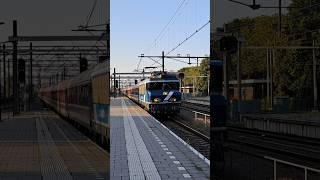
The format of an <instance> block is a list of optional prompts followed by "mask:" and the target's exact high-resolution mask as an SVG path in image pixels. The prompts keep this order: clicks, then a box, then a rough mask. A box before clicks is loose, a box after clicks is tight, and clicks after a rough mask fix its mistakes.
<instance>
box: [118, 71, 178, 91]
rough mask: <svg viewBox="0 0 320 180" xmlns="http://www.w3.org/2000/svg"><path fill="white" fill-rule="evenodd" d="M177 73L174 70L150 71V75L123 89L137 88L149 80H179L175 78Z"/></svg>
mask: <svg viewBox="0 0 320 180" xmlns="http://www.w3.org/2000/svg"><path fill="white" fill-rule="evenodd" d="M177 75H178V74H177V73H175V72H164V73H163V72H161V71H160V72H159V71H158V72H152V73H151V76H150V77H149V78H146V79H144V80H143V81H140V82H139V83H138V84H135V85H133V86H130V87H126V88H124V90H127V89H131V88H137V87H138V86H139V85H141V84H145V83H149V82H160V81H163V82H180V80H179V79H178V78H177Z"/></svg>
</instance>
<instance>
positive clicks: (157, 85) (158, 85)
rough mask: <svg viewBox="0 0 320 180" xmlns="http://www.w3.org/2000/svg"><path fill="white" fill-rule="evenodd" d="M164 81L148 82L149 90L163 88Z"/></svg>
mask: <svg viewBox="0 0 320 180" xmlns="http://www.w3.org/2000/svg"><path fill="white" fill-rule="evenodd" d="M162 86H163V83H162V82H151V83H147V90H162Z"/></svg>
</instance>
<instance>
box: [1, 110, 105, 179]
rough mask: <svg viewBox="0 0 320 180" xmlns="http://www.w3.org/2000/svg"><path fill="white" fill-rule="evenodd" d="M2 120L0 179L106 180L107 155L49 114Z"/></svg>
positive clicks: (66, 123)
mask: <svg viewBox="0 0 320 180" xmlns="http://www.w3.org/2000/svg"><path fill="white" fill-rule="evenodd" d="M2 117H3V121H2V122H0V180H7V179H10V180H20V179H21V180H22V179H23V180H24V179H30V180H37V179H39V180H47V179H50V180H53V179H67V180H69V179H70V180H73V179H74V180H81V179H83V180H85V179H87V180H90V179H109V154H108V153H107V152H106V151H105V150H103V149H101V148H100V147H99V146H97V145H96V144H95V143H93V142H92V141H91V140H89V139H88V138H87V137H86V136H84V135H83V134H81V133H80V132H79V131H78V130H77V129H75V128H74V127H73V126H72V125H70V124H69V123H68V122H66V121H65V120H63V119H61V118H60V117H59V116H57V115H55V114H54V113H53V112H50V111H41V112H40V111H39V112H31V113H22V114H20V115H18V116H15V117H12V115H9V114H3V116H2Z"/></svg>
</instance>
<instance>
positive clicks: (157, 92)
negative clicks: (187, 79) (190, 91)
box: [146, 79, 181, 115]
mask: <svg viewBox="0 0 320 180" xmlns="http://www.w3.org/2000/svg"><path fill="white" fill-rule="evenodd" d="M179 86H180V82H179V80H177V79H173V80H166V79H164V80H150V81H149V82H147V83H146V91H147V99H146V100H147V101H148V102H150V103H149V104H148V106H149V107H148V109H149V111H150V112H152V113H154V114H157V115H171V114H174V113H177V112H179V109H180V107H179V106H180V104H181V93H180V91H179Z"/></svg>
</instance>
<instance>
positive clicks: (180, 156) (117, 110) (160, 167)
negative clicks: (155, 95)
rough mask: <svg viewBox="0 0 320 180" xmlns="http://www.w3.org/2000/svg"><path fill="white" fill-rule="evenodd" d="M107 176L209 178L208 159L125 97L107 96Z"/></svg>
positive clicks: (154, 179)
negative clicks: (108, 139)
mask: <svg viewBox="0 0 320 180" xmlns="http://www.w3.org/2000/svg"><path fill="white" fill-rule="evenodd" d="M110 115H111V152H110V154H111V157H110V159H111V160H110V164H111V167H110V174H111V176H110V178H111V179H150V180H157V179H197V180H198V179H210V162H209V161H208V160H207V159H206V158H205V157H204V156H202V155H201V154H200V153H198V152H197V151H196V150H194V149H193V148H192V147H190V146H189V145H188V144H187V143H186V142H184V141H183V140H181V139H180V138H179V137H178V136H177V135H175V134H174V133H173V132H171V131H170V130H169V129H167V128H166V127H165V126H163V125H162V124H161V123H160V122H159V121H157V120H156V119H154V118H153V117H152V116H151V115H150V114H148V113H147V112H146V111H144V110H143V109H142V108H140V107H139V106H138V105H136V104H135V103H133V102H132V101H130V100H129V99H127V98H125V97H119V98H113V99H111V113H110Z"/></svg>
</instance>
